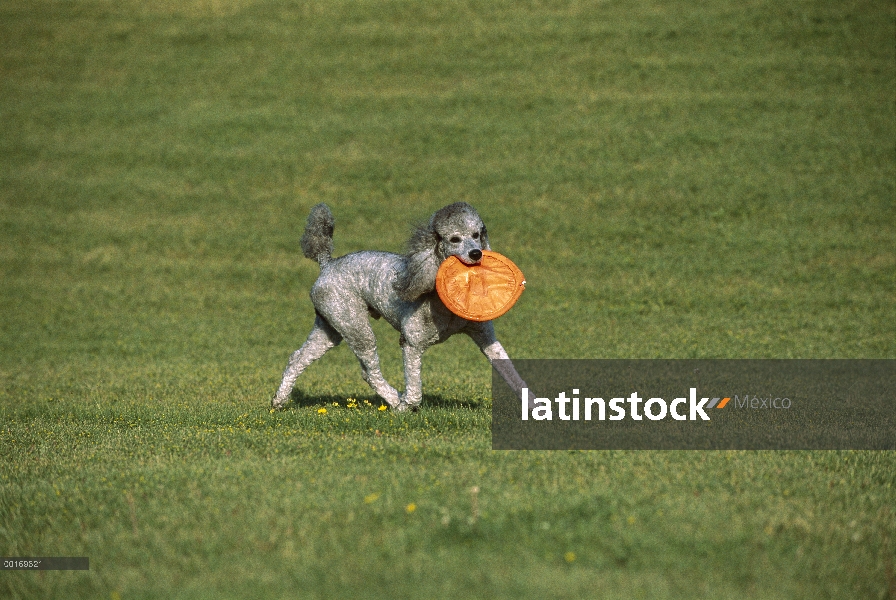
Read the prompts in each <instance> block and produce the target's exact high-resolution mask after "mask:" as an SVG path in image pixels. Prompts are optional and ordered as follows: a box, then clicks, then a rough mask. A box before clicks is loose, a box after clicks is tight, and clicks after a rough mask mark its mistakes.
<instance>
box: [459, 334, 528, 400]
mask: <svg viewBox="0 0 896 600" xmlns="http://www.w3.org/2000/svg"><path fill="white" fill-rule="evenodd" d="M466 334H467V335H469V336H470V337H471V338H472V339H473V341H474V342H476V345H477V346H479V349H480V350H481V351H482V353H483V354H485V356H486V358H488V361H489V362H490V363H491V365H492V367H493V368H494V369H495V370H496V371H497V372H498V374H499V375H500V376H501V378H502V379H504V381H506V382H507V385H509V386H510V389H512V390H513V392H514V393H515V394H516V395H517V397H522V393H523V388H524V387H527V386H526V382H525V381H523V378H522V377H520V374H519V373H517V371H516V368H515V367H514V366H513V363H512V362H510V357H509V356H508V355H507V352H506V351H505V350H504V346H502V345H501V342H499V341H498V337H497V336H496V335H495V328H494V326H493V325H492V322H491V321H486V322H485V323H474V324H472V325H471V326H470V327H468V328H467V330H466Z"/></svg>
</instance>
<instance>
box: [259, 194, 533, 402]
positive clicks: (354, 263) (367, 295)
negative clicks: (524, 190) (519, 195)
mask: <svg viewBox="0 0 896 600" xmlns="http://www.w3.org/2000/svg"><path fill="white" fill-rule="evenodd" d="M333 224H334V220H333V214H332V213H331V212H330V209H329V208H328V207H327V206H326V205H325V204H318V205H317V206H315V207H314V208H312V209H311V214H310V215H309V216H308V224H307V225H306V226H305V234H304V235H303V236H302V252H303V253H304V254H305V256H306V257H308V258H313V259H314V260H316V261H317V262H318V264H320V276H319V277H318V278H317V281H315V282H314V285H313V286H312V287H311V302H312V303H313V304H314V309H315V312H316V313H317V316H316V318H315V320H314V328H313V329H312V330H311V333H310V334H309V335H308V339H307V340H306V341H305V343H304V344H303V345H302V347H301V348H299V349H298V350H296V351H295V352H294V353H293V355H292V356H291V357H290V359H289V364H288V365H287V366H286V370H285V371H284V372H283V382H282V383H281V384H280V389H278V390H277V394H276V395H275V396H274V398H273V400H272V401H271V406H273V407H274V408H282V407H283V406H285V405H286V404H287V402H289V395H290V392H291V391H292V387H293V384H295V381H296V378H297V377H298V376H299V375H300V374H301V373H302V371H304V370H305V369H306V368H307V367H308V365H310V364H311V363H312V362H314V361H315V360H317V359H318V358H320V357H321V356H323V355H324V353H325V352H326V351H327V350H329V349H330V348H333V347H335V346H337V345H338V344H339V342H341V341H342V340H345V342H346V343H347V344H348V345H349V347H350V348H351V349H352V351H353V352H354V353H355V355H356V356H357V357H358V360H359V361H360V363H361V372H362V375H363V377H364V380H365V381H366V382H367V383H369V384H370V387H371V388H373V390H374V391H375V392H376V393H377V394H378V395H379V396H380V397H381V398H383V399H384V400H385V401H386V402H387V403H388V404H389V406H391V407H392V409H393V410H397V411H402V410H406V409H408V408H416V407H417V406H418V405H419V404H420V402H421V401H422V400H423V388H422V385H421V382H420V368H421V357H422V355H423V352H424V351H425V350H426V349H427V348H429V347H430V346H432V345H433V344H438V343H441V342H444V341H445V340H447V339H448V338H449V337H451V336H452V335H454V334H455V333H465V334H467V335H468V336H470V337H471V338H472V339H473V341H474V342H476V344H477V345H478V346H479V349H480V350H481V351H482V353H483V354H485V356H486V357H488V359H489V361H490V362H492V365H493V366H494V367H495V369H496V370H497V371H498V372H499V373H500V374H501V376H502V377H503V378H504V380H506V381H507V383H508V384H509V385H510V387H511V388H512V389H514V390H515V391H516V392H517V394H519V393H520V390H521V389H522V388H523V387H525V385H526V384H525V383H524V382H523V380H522V379H521V378H520V376H519V374H518V373H517V372H516V369H514V367H513V364H512V363H511V362H510V361H509V360H508V356H507V353H506V352H505V351H504V348H503V346H501V343H500V342H499V341H498V339H497V338H496V337H495V329H494V327H493V326H492V323H491V321H487V322H484V323H477V322H474V321H468V320H466V319H464V318H462V317H459V316H457V315H455V314H454V313H452V312H451V311H449V310H448V308H446V307H445V305H444V304H443V303H442V301H441V300H440V299H439V296H438V294H437V293H436V292H435V281H436V272H437V271H438V269H439V265H441V264H442V261H443V260H445V259H446V258H447V257H449V256H456V257H457V258H459V259H460V260H461V261H463V262H464V263H465V264H468V265H473V264H477V263H478V262H479V261H480V260H481V259H482V250H483V249H484V250H490V249H491V248H489V244H488V234H487V232H486V229H485V225H484V224H483V223H482V220H481V219H480V218H479V214H477V212H476V211H475V210H474V209H473V207H472V206H470V205H469V204H466V203H465V202H456V203H455V204H452V205H450V206H446V207H445V208H443V209H441V210H439V211H437V212H436V213H435V214H433V216H432V218H430V220H429V223H428V224H427V225H426V226H419V227H417V229H416V231H415V232H414V234H413V235H412V236H411V239H410V241H409V242H408V250H407V253H406V254H404V255H401V254H393V253H391V252H378V251H375V250H368V251H362V252H353V253H352V254H347V255H346V256H342V257H339V258H332V257H331V254H332V252H333ZM369 317H373V318H374V319H379V318H380V317H383V318H384V319H386V321H388V322H389V324H390V325H392V327H394V328H395V329H397V330H398V331H399V332H400V333H401V337H400V339H399V344H401V348H402V351H403V353H404V377H405V391H404V394H399V393H398V391H396V389H395V388H393V387H392V386H391V385H389V383H388V382H387V381H386V380H385V379H384V378H383V374H382V372H381V371H380V361H379V357H378V356H377V353H376V338H375V337H374V334H373V329H372V328H371V327H370V321H369V320H368V318H369ZM502 359H503V360H502ZM496 361H497V362H496Z"/></svg>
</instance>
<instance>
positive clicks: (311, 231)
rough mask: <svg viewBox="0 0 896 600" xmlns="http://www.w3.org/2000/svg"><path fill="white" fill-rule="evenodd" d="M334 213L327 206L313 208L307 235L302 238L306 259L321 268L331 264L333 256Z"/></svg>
mask: <svg viewBox="0 0 896 600" xmlns="http://www.w3.org/2000/svg"><path fill="white" fill-rule="evenodd" d="M335 223H336V220H335V219H333V213H331V212H330V207H328V206H327V205H326V204H317V205H315V206H314V207H312V208H311V214H310V215H308V223H307V224H306V225H305V234H304V235H303V236H302V252H303V253H304V254H305V257H306V258H312V259H314V260H316V261H317V262H318V264H319V265H320V266H321V268H323V267H324V265H326V264H327V263H328V262H330V257H331V256H332V254H333V225H334V224H335Z"/></svg>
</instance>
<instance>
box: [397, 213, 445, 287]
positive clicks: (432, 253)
mask: <svg viewBox="0 0 896 600" xmlns="http://www.w3.org/2000/svg"><path fill="white" fill-rule="evenodd" d="M438 246H439V234H437V233H436V231H435V229H433V227H432V226H431V225H427V226H418V227H417V229H416V230H415V231H414V234H413V235H412V236H411V239H410V240H409V241H408V250H407V252H406V253H405V256H404V269H403V270H402V271H401V272H400V273H399V274H398V278H397V279H396V280H395V284H394V288H395V292H396V293H397V294H398V296H399V297H400V298H401V299H402V300H407V301H413V300H416V299H417V298H419V297H420V296H421V295H422V294H425V293H427V292H431V291H433V290H434V289H435V288H436V273H437V272H438V270H439V265H440V264H441V260H440V257H439V253H438Z"/></svg>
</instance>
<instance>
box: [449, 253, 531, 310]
mask: <svg viewBox="0 0 896 600" xmlns="http://www.w3.org/2000/svg"><path fill="white" fill-rule="evenodd" d="M525 285H526V280H525V279H524V278H523V272H522V271H520V270H519V268H518V267H517V266H516V265H515V264H513V261H511V260H510V259H509V258H507V257H506V256H502V255H501V254H498V253H497V252H492V251H490V250H483V251H482V259H481V260H480V261H479V262H478V263H477V264H474V265H467V264H465V263H464V262H463V261H461V260H460V259H459V258H457V257H456V256H449V257H448V258H447V259H445V261H444V262H443V263H442V264H441V266H440V267H439V271H438V273H437V274H436V292H438V294H439V298H440V299H441V300H442V302H443V303H444V304H445V306H447V307H448V309H449V310H450V311H451V312H453V313H454V314H456V315H457V316H459V317H463V318H464V319H468V320H470V321H480V322H481V321H491V320H492V319H496V318H498V317H500V316H501V315H503V314H504V313H506V312H507V311H508V310H510V308H511V307H512V306H513V305H514V303H516V301H517V299H519V297H520V294H522V293H523V290H524V289H525Z"/></svg>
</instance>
